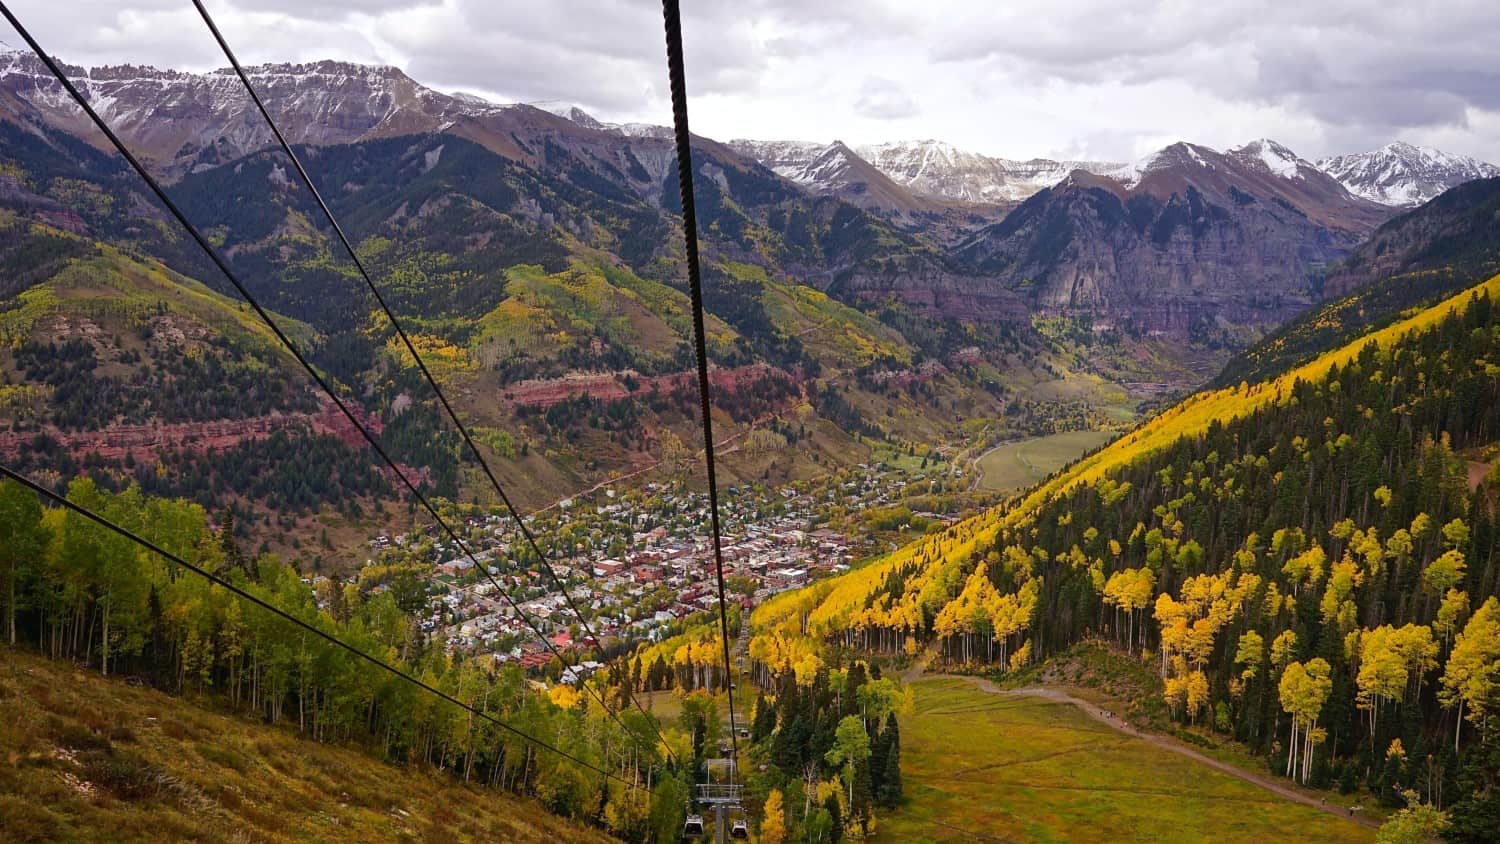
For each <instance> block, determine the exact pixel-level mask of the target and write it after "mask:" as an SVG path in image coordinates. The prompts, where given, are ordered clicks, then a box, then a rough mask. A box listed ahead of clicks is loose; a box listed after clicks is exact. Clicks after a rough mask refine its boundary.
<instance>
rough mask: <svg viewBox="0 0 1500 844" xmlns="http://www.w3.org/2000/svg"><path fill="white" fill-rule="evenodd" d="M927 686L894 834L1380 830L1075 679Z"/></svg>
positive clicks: (1248, 837) (911, 722)
mask: <svg viewBox="0 0 1500 844" xmlns="http://www.w3.org/2000/svg"><path fill="white" fill-rule="evenodd" d="M980 685H987V684H984V683H983V681H980ZM915 692H916V707H915V710H914V711H913V712H912V713H910V714H908V715H907V716H905V717H904V718H903V719H902V722H901V736H902V749H903V752H902V762H903V764H902V773H903V776H904V778H905V791H906V796H907V797H906V804H905V805H904V806H903V807H902V809H901V810H900V811H899V812H896V813H893V814H891V815H889V816H885V817H883V818H882V819H881V825H880V828H879V830H878V832H879V835H878V840H881V841H891V842H896V841H903V842H905V841H971V840H980V841H1012V840H1027V841H1080V842H1083V841H1100V842H1105V841H1122V840H1125V841H1203V840H1208V839H1215V840H1217V841H1221V842H1229V841H1257V842H1272V841H1306V842H1332V841H1369V840H1372V839H1373V837H1374V831H1373V829H1371V828H1370V825H1369V822H1361V823H1355V822H1351V821H1350V819H1348V818H1347V817H1343V816H1339V815H1336V814H1334V813H1331V812H1328V811H1320V809H1321V808H1323V807H1322V806H1321V805H1316V804H1314V805H1302V800H1301V799H1302V798H1304V795H1302V794H1300V793H1299V792H1297V791H1296V790H1294V789H1290V788H1286V787H1285V786H1282V787H1281V788H1280V789H1278V790H1277V791H1276V793H1272V792H1270V791H1267V790H1266V789H1265V788H1264V787H1263V786H1264V784H1262V783H1258V782H1253V781H1247V777H1253V776H1254V775H1248V774H1247V773H1246V772H1244V771H1241V770H1239V769H1237V768H1234V767H1232V766H1230V765H1228V764H1227V763H1223V762H1219V761H1218V760H1214V759H1211V758H1209V757H1202V758H1195V757H1197V756H1201V754H1195V757H1185V756H1183V755H1180V754H1179V752H1178V750H1177V748H1174V747H1170V746H1167V744H1168V741H1167V740H1157V741H1153V740H1152V739H1155V738H1157V737H1153V736H1149V735H1146V734H1141V733H1138V732H1136V731H1135V730H1134V729H1133V728H1130V727H1128V726H1127V725H1124V724H1122V723H1119V722H1118V721H1117V720H1116V719H1112V718H1109V717H1106V715H1105V712H1104V711H1103V710H1100V709H1098V708H1097V707H1093V706H1092V705H1089V706H1088V707H1086V708H1080V707H1079V706H1077V705H1075V704H1079V703H1082V701H1077V700H1076V699H1074V698H1071V697H1070V696H1067V695H1065V694H1062V693H1057V692H1048V693H1045V694H1028V693H1026V692H1025V691H1018V692H1009V691H1002V690H999V689H996V688H994V687H993V686H992V685H991V686H989V687H988V688H980V687H979V685H976V684H975V683H974V682H973V678H958V677H928V678H924V679H921V680H919V681H918V682H916V684H915ZM992 692H1000V694H993V693H992ZM1183 749H1186V748H1183ZM1267 779H1269V778H1267ZM1273 784H1274V783H1273ZM1282 791H1285V792H1288V793H1286V794H1282V793H1281V792H1282ZM1289 798H1290V799H1289ZM1293 799H1296V800H1298V802H1291V801H1292V800H1293Z"/></svg>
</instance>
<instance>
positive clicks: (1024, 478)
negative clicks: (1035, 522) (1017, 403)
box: [974, 431, 1115, 492]
mask: <svg viewBox="0 0 1500 844" xmlns="http://www.w3.org/2000/svg"><path fill="white" fill-rule="evenodd" d="M1114 437H1115V434H1114V433H1113V432H1110V431H1067V432H1064V433H1061V434H1049V435H1048V436H1045V437H1031V438H1029V439H1024V440H1014V441H1012V442H1005V443H1001V444H999V445H997V446H995V447H994V448H992V449H990V450H989V451H986V452H985V453H984V454H981V455H980V456H979V457H978V458H977V459H975V461H974V467H975V469H977V470H978V471H977V472H976V475H977V480H976V481H975V485H976V486H977V487H978V488H979V489H984V490H989V491H991V492H1016V491H1017V490H1021V489H1025V488H1026V487H1029V486H1031V485H1032V484H1035V483H1037V482H1039V481H1043V480H1046V479H1047V477H1048V476H1049V475H1051V474H1052V473H1053V472H1056V471H1057V470H1058V469H1061V468H1062V467H1064V466H1066V465H1068V464H1069V463H1071V462H1072V461H1073V460H1075V459H1077V458H1078V457H1080V456H1081V455H1083V454H1084V453H1085V452H1087V451H1089V450H1090V449H1094V448H1098V447H1099V446H1101V445H1104V444H1105V443H1107V442H1109V441H1110V440H1112V439H1114Z"/></svg>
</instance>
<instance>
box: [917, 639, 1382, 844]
mask: <svg viewBox="0 0 1500 844" xmlns="http://www.w3.org/2000/svg"><path fill="white" fill-rule="evenodd" d="M925 657H926V655H925V654H924V656H923V657H922V658H920V659H919V661H918V662H917V664H916V665H914V666H913V667H912V668H911V669H908V670H907V672H906V673H905V674H903V675H902V680H903V681H905V682H908V683H910V682H912V681H914V680H916V679H919V678H923V679H933V680H963V681H964V682H967V683H971V684H973V685H974V687H975V688H977V689H979V690H980V691H982V692H984V693H986V694H992V695H1000V696H1003V697H1037V698H1042V699H1043V700H1049V701H1053V702H1055V703H1066V704H1070V705H1072V706H1076V707H1078V708H1079V709H1080V710H1082V711H1083V712H1084V713H1085V714H1087V715H1088V716H1089V717H1090V718H1093V719H1094V720H1096V721H1098V722H1100V723H1101V724H1107V725H1109V726H1110V727H1113V728H1114V729H1116V730H1118V731H1119V732H1121V733H1124V734H1125V735H1127V736H1130V737H1132V738H1138V739H1141V740H1142V741H1145V742H1147V743H1149V744H1151V745H1154V746H1156V747H1159V748H1161V749H1162V750H1166V751H1170V752H1172V753H1176V754H1177V755H1178V756H1184V757H1186V758H1188V759H1191V760H1193V761H1194V762H1198V763H1201V764H1204V765H1207V766H1208V767H1210V768H1213V769H1214V770H1216V771H1219V772H1221V773H1225V774H1228V775H1230V776H1232V777H1235V778H1237V779H1240V780H1244V781H1245V782H1248V783H1250V784H1251V785H1257V786H1260V787H1261V788H1264V789H1265V790H1267V791H1269V792H1272V793H1273V794H1276V795H1278V796H1280V797H1284V798H1286V799H1287V800H1292V801H1295V802H1297V803H1301V804H1303V805H1304V806H1311V807H1312V808H1314V809H1319V810H1321V811H1324V812H1328V813H1329V814H1332V815H1337V816H1338V817H1341V818H1345V819H1347V820H1351V821H1353V822H1355V823H1357V824H1361V825H1363V826H1367V827H1370V828H1371V829H1375V828H1378V827H1379V826H1380V824H1379V822H1377V821H1376V820H1375V819H1374V818H1369V817H1365V816H1363V815H1360V814H1354V815H1350V814H1349V811H1348V809H1347V808H1346V807H1342V806H1336V805H1333V804H1330V803H1327V802H1324V801H1322V800H1320V799H1318V798H1315V797H1312V796H1311V795H1308V794H1305V793H1303V792H1301V791H1299V790H1297V789H1295V788H1292V787H1290V786H1288V785H1287V784H1285V783H1283V782H1280V781H1278V780H1276V779H1275V778H1273V777H1270V776H1262V775H1260V774H1256V773H1254V772H1252V771H1247V770H1245V769H1244V768H1241V767H1239V766H1238V765H1233V764H1230V763H1228V762H1223V761H1220V760H1218V759H1215V758H1213V757H1212V756H1208V755H1206V754H1204V753H1200V752H1198V751H1196V750H1194V749H1192V748H1191V747H1188V746H1187V745H1185V744H1183V743H1182V742H1179V741H1177V740H1176V739H1172V738H1168V737H1167V736H1162V735H1157V734H1155V733H1148V732H1143V731H1141V730H1138V729H1136V728H1135V727H1133V726H1131V725H1130V724H1129V723H1127V722H1126V721H1125V720H1124V719H1123V718H1121V717H1120V716H1118V715H1116V714H1114V713H1113V712H1110V711H1109V710H1107V709H1104V708H1103V707H1100V706H1098V705H1096V704H1093V703H1090V702H1088V701H1086V700H1083V699H1082V698H1077V697H1074V696H1073V695H1071V694H1068V693H1067V692H1066V691H1063V690H1062V689H1059V688H1056V687H1053V686H1026V687H1024V688H1019V689H1002V688H1000V687H999V686H996V685H995V684H994V683H992V682H991V681H989V680H986V679H984V678H983V677H973V676H969V675H965V674H923V669H924V668H925V667H926V658H925Z"/></svg>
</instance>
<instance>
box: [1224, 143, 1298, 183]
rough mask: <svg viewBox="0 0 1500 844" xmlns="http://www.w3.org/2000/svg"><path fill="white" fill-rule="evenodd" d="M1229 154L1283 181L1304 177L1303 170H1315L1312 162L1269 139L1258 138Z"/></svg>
mask: <svg viewBox="0 0 1500 844" xmlns="http://www.w3.org/2000/svg"><path fill="white" fill-rule="evenodd" d="M1229 154H1230V155H1231V156H1233V157H1235V158H1238V159H1240V160H1241V161H1242V162H1245V163H1248V164H1250V165H1251V166H1260V167H1264V168H1265V169H1266V170H1269V171H1270V172H1272V173H1274V174H1276V175H1277V176H1280V177H1281V178H1283V179H1300V178H1303V177H1304V172H1303V168H1304V167H1305V168H1306V169H1307V170H1316V169H1317V167H1316V165H1314V164H1313V163H1312V162H1309V161H1304V160H1302V159H1301V158H1298V157H1297V154H1296V153H1294V152H1292V151H1291V150H1290V149H1287V148H1286V146H1284V145H1283V144H1279V143H1277V142H1276V141H1273V140H1271V139H1270V138H1259V139H1257V140H1254V141H1251V142H1250V143H1248V144H1245V145H1244V146H1241V147H1237V148H1235V149H1232V150H1230V151H1229Z"/></svg>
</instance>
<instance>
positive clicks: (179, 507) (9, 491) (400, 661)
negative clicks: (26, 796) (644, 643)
mask: <svg viewBox="0 0 1500 844" xmlns="http://www.w3.org/2000/svg"><path fill="white" fill-rule="evenodd" d="M68 500H70V501H72V502H75V503H77V504H79V505H82V506H83V507H86V508H89V509H91V510H93V511H94V512H96V513H100V514H102V515H104V516H105V517H106V518H108V519H111V520H112V521H114V522H115V523H117V524H120V525H123V526H126V527H128V528H130V529H132V530H135V531H138V532H139V533H140V534H141V535H143V536H145V537H147V538H148V539H150V540H152V541H154V542H156V543H157V544H159V545H160V546H161V547H163V548H165V549H166V550H168V551H170V552H172V553H174V554H178V555H180V556H182V557H183V558H185V559H188V560H191V561H193V562H194V563H195V564H196V565H198V566H200V567H202V568H205V569H207V570H209V571H213V572H216V573H218V574H219V575H220V576H221V577H224V578H226V579H227V580H229V581H230V582H232V583H235V584H236V585H239V586H241V587H242V588H243V589H245V590H246V591H248V592H249V593H250V594H252V595H254V596H256V597H258V598H260V599H262V600H264V601H266V602H267V603H269V604H271V605H273V606H276V607H278V608H280V609H282V610H285V611H286V612H288V613H290V614H292V615H294V616H296V617H297V618H300V619H302V620H304V621H306V622H308V623H309V624H311V625H313V626H314V627H316V628H317V629H320V630H323V631H325V632H327V633H329V634H331V635H333V636H335V637H337V638H339V639H341V640H342V641H344V642H346V643H349V644H351V645H352V646H353V647H355V648H357V649H358V650H361V651H363V652H365V653H367V654H371V655H374V656H376V657H377V658H379V659H383V660H385V661H386V662H388V663H391V664H393V665H394V666H396V667H397V668H399V669H400V670H402V671H405V672H407V673H408V674H411V675H413V676H416V677H420V678H421V679H422V680H423V681H424V682H426V683H427V684H429V685H431V686H433V687H436V688H437V689H439V690H441V691H443V692H444V693H446V694H448V695H450V696H452V697H453V698H456V699H457V700H460V701H462V702H464V703H465V704H468V705H469V706H472V707H475V708H476V709H479V710H480V711H483V712H485V713H488V714H489V715H491V716H493V717H495V718H499V719H501V720H503V721H505V722H506V723H508V724H510V725H511V726H513V727H515V728H516V729H517V730H519V731H521V732H522V733H524V734H526V735H531V736H541V737H545V739H544V740H546V741H548V742H551V743H552V744H553V745H554V746H555V747H558V748H559V749H561V750H563V751H565V752H567V753H570V754H572V755H573V756H574V757H575V758H576V759H578V760H582V761H583V762H584V763H587V764H590V765H593V766H595V767H596V768H597V769H599V770H603V771H608V772H610V773H612V774H615V775H616V776H617V777H618V779H611V780H604V778H603V777H602V776H601V775H600V774H598V773H594V772H591V771H589V770H588V769H586V768H584V767H582V766H580V764H578V762H575V761H569V760H568V759H564V758H562V757H560V756H558V755H556V754H554V753H552V752H549V751H547V750H545V749H542V748H539V747H537V746H535V745H533V744H532V743H531V742H529V741H526V740H523V739H521V738H520V737H519V736H518V735H517V734H515V733H512V732H507V731H504V730H502V729H500V728H499V727H498V726H497V725H495V724H494V723H492V722H490V721H487V720H482V719H480V718H478V717H476V716H475V715H474V714H473V713H472V712H469V711H467V710H464V709H460V708H458V707H456V706H453V705H452V704H450V703H446V702H444V701H442V700H441V699H438V698H437V697H435V696H433V695H431V694H429V693H428V692H426V691H423V690H422V689H420V688H418V687H417V686H415V685H413V684H411V683H409V682H407V681H404V680H402V679H400V678H398V677H395V676H393V675H391V674H389V673H386V672H384V671H382V670H380V669H378V668H377V667H375V666H374V665H371V664H370V663H367V662H364V661H360V660H358V659H356V658H354V657H353V656H352V655H351V654H349V653H348V652H347V651H344V650H341V649H338V648H336V647H334V646H333V645H332V644H329V643H327V642H325V641H324V640H322V639H319V638H316V637H313V636H310V635H309V634H308V633H307V632H306V631H304V630H299V629H298V628H296V627H294V626H292V625H291V624H289V623H288V622H287V621H286V620H285V619H282V618H279V617H276V616H274V615H272V614H271V613H269V612H267V611H265V610H263V609H261V608H258V607H256V606H254V605H251V604H247V603H246V602H244V601H242V600H241V599H240V598H238V597H236V596H234V595H233V594H231V593H230V592H229V591H227V590H225V589H223V588H221V587H219V586H216V585H212V584H210V583H209V582H208V581H206V580H204V579H203V578H201V577H198V576H196V575H193V574H191V573H188V572H185V571H183V570H182V569H181V568H180V567H178V566H177V565H176V564H174V563H171V562H169V561H167V560H164V559H162V558H160V557H158V556H157V555H155V554H153V553H150V552H147V551H144V550H142V548H141V547H140V546H137V545H135V544H133V543H131V542H130V541H128V540H126V539H124V538H122V537H120V536H119V535H118V534H115V533H113V532H110V531H108V530H106V529H105V528H103V527H100V526H98V525H96V524H94V523H93V522H90V521H88V520H86V519H85V518H83V517H81V516H78V515H76V514H74V513H72V512H70V511H66V510H63V509H61V508H48V507H43V506H42V504H41V502H40V501H39V500H38V498H37V496H36V495H35V494H34V493H32V492H31V491H30V490H27V489H26V488H24V487H22V486H20V485H19V484H16V483H14V482H12V481H4V482H0V536H4V537H5V542H4V543H0V606H3V612H4V617H3V620H0V624H3V635H4V636H5V639H6V641H7V642H8V643H9V644H10V645H11V646H15V645H17V644H19V645H21V646H23V647H34V648H36V649H38V650H40V651H41V652H42V653H44V654H46V655H48V656H50V657H52V658H54V659H62V660H71V661H76V662H79V663H82V664H85V665H89V666H92V667H97V668H98V669H99V670H100V671H101V672H102V673H103V674H105V675H109V676H117V675H128V676H130V677H133V678H135V680H134V682H137V683H143V682H144V683H149V684H151V685H154V686H158V687H160V688H162V689H165V690H168V691H171V692H174V693H176V694H179V695H182V696H185V697H189V698H198V699H202V700H204V701H205V702H208V703H211V704H212V705H214V706H216V707H220V708H222V709H223V710H225V711H227V712H231V713H234V714H235V715H238V716H240V717H244V718H250V719H255V720H259V721H264V722H266V723H269V724H273V725H283V726H285V727H288V728H294V729H295V730H296V731H297V732H298V733H299V734H301V735H302V736H304V737H306V738H308V739H312V740H316V741H322V742H327V743H331V744H340V745H352V746H355V747H358V748H361V749H363V750H364V751H365V752H366V753H369V754H372V755H374V756H377V757H380V758H383V759H387V760H390V761H392V762H396V763H400V764H405V765H414V766H420V767H433V768H438V769H443V770H446V771H447V772H449V773H450V774H451V775H452V776H454V777H456V778H458V779H461V780H463V781H464V782H470V783H476V784H483V785H486V786H488V787H490V788H496V789H501V790H504V791H509V792H513V793H516V794H520V795H525V796H528V797H534V798H536V799H537V800H539V801H540V802H541V803H542V804H544V805H545V806H546V807H547V809H549V810H550V811H552V812H554V813H556V814H558V815H561V816H563V817H565V818H574V819H577V820H579V821H582V822H585V823H590V824H594V825H597V826H599V827H601V828H603V829H606V830H608V831H609V832H611V833H613V834H615V835H618V836H620V837H622V838H625V839H629V840H644V839H645V838H646V837H647V836H648V835H655V836H656V837H657V840H661V839H662V838H663V837H675V836H676V834H677V832H678V831H679V830H680V825H681V822H682V813H683V811H684V800H685V797H686V794H687V786H686V779H687V777H689V776H691V768H690V767H689V765H688V763H686V762H678V761H677V760H681V759H686V760H691V759H692V758H693V743H692V737H691V733H690V731H689V730H688V729H686V728H677V727H675V726H673V725H668V726H667V727H666V728H665V730H664V732H665V735H664V738H665V742H664V741H663V740H662V739H661V738H659V737H658V733H657V728H656V726H655V720H654V719H649V720H648V717H647V716H646V715H644V714H642V713H640V712H634V711H630V710H620V706H619V701H613V702H612V704H611V707H612V709H614V710H616V711H617V712H618V719H619V720H618V721H617V720H615V719H614V718H612V717H609V716H606V714H605V712H604V710H603V709H602V708H600V707H599V706H598V705H597V704H596V703H595V702H594V699H593V698H592V697H591V696H589V695H585V694H583V693H582V692H581V691H580V690H578V689H575V688H573V687H569V686H556V687H554V689H553V690H552V693H551V695H550V696H549V695H548V694H547V693H546V692H544V691H542V690H539V689H538V688H536V687H534V686H533V685H532V684H531V683H530V682H529V681H528V680H527V679H526V677H525V676H524V675H523V673H522V671H521V669H520V668H519V667H518V666H515V665H514V664H512V665H509V666H497V665H496V664H495V663H494V662H493V661H491V660H487V659H482V658H473V659H467V660H465V659H462V658H460V657H456V656H452V655H450V654H449V653H448V652H447V650H446V649H445V648H444V647H443V644H442V642H440V641H432V640H430V639H429V638H427V637H426V636H425V634H423V633H422V631H421V630H420V629H419V627H418V625H417V619H416V617H415V615H414V613H415V612H416V611H417V610H418V609H420V608H421V607H422V606H423V604H424V603H425V585H424V584H423V583H421V582H420V581H419V580H417V579H415V578H406V579H398V580H397V583H396V585H395V586H394V587H386V586H379V587H376V586H375V585H374V582H375V580H376V579H377V578H379V577H380V573H379V572H375V571H371V570H370V569H366V570H365V571H366V572H367V573H368V574H369V575H370V576H369V577H368V578H367V579H362V580H360V581H357V582H351V583H348V584H344V585H342V586H341V585H339V584H338V583H337V582H336V581H331V580H327V579H324V578H317V583H316V585H312V581H311V580H306V579H303V578H302V577H300V576H299V573H298V572H297V570H296V569H295V568H294V567H293V566H292V565H289V564H288V563H286V562H283V561H282V560H280V559H278V558H277V557H275V556H272V555H261V556H255V555H253V554H249V553H246V552H245V551H244V550H242V549H241V548H240V547H239V546H238V545H237V544H236V542H235V541H234V538H233V534H232V532H229V531H223V530H220V531H214V530H213V529H212V528H211V527H210V525H209V522H208V519H207V517H206V514H205V512H204V511H203V509H202V508H201V507H199V506H198V505H196V504H193V503H190V502H187V501H183V500H173V499H164V498H149V497H145V496H142V495H141V494H140V493H139V491H138V490H136V489H130V490H127V491H125V492H122V493H119V494H109V493H106V492H104V491H102V490H100V489H98V488H97V487H95V485H94V484H93V482H92V481H90V480H88V479H86V478H85V479H80V480H76V481H74V482H73V483H72V484H70V485H69V489H68ZM6 682H7V684H8V683H9V682H11V681H9V680H7V681H6ZM7 688H8V686H7ZM604 694H606V695H607V694H608V690H606V691H605V693H604ZM87 732H88V731H87V730H85V731H84V733H85V734H87ZM76 741H87V742H90V743H88V744H84V745H80V746H77V747H75V748H74V749H75V750H81V751H87V750H94V749H107V748H108V747H109V744H108V742H102V743H101V740H100V739H98V738H94V737H92V735H91V734H87V735H83V737H82V738H79V739H77V740H76ZM90 758H92V757H90ZM101 764H109V760H108V759H104V760H102V762H101ZM111 770H114V769H111ZM142 770H143V771H145V773H141V772H140V771H132V770H124V771H121V772H119V776H120V777H124V778H126V781H125V785H124V786H122V787H126V788H136V787H137V786H139V788H143V789H147V790H146V791H144V792H141V793H142V794H147V793H149V794H155V793H156V791H155V790H154V789H156V788H157V786H156V785H154V784H152V783H151V782H143V783H136V784H135V785H132V783H135V780H134V779H129V778H138V777H146V776H149V775H150V770H149V769H146V768H144V767H143V768H142ZM91 776H92V775H91ZM101 776H102V775H101ZM101 784H102V785H103V786H104V787H113V786H112V785H111V783H110V782H108V781H101ZM637 784H641V785H646V786H649V787H651V788H653V789H654V791H653V792H647V791H645V790H642V789H638V788H635V787H633V786H635V785H637ZM132 794H134V792H130V793H127V794H125V796H126V797H130V796H131V795H132ZM653 795H654V796H653ZM37 822H41V821H37Z"/></svg>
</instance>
